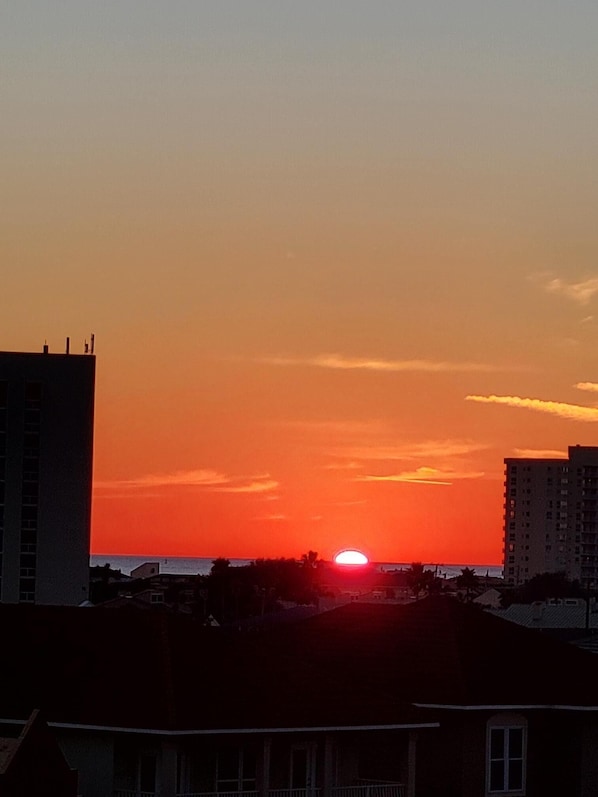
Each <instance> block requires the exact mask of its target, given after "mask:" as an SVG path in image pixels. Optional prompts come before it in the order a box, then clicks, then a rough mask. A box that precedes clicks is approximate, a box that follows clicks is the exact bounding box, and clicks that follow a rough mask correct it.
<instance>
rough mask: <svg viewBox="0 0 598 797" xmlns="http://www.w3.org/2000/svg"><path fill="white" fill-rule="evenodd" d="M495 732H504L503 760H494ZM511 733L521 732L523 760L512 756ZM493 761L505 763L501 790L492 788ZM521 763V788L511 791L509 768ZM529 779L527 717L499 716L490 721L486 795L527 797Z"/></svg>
mask: <svg viewBox="0 0 598 797" xmlns="http://www.w3.org/2000/svg"><path fill="white" fill-rule="evenodd" d="M493 730H501V731H503V732H504V740H503V745H504V747H503V755H502V756H501V758H494V759H493V758H492V746H491V736H492V731H493ZM511 731H521V758H519V757H515V756H512V755H510V750H509V741H510V734H511ZM493 761H503V765H504V773H503V787H502V788H501V789H491V788H490V778H491V764H492V762H493ZM515 761H521V788H518V789H509V787H508V783H509V768H510V766H511V762H515ZM526 778H527V721H526V719H525V717H522V716H520V715H515V714H502V715H500V714H497V715H495V716H493V717H491V718H490V719H489V720H488V723H487V726H486V794H487V795H488V797H493V795H502V794H504V795H509V797H525V794H526Z"/></svg>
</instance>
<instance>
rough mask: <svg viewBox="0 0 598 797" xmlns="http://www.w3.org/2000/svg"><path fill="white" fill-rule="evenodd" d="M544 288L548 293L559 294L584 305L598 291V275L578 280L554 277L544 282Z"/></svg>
mask: <svg viewBox="0 0 598 797" xmlns="http://www.w3.org/2000/svg"><path fill="white" fill-rule="evenodd" d="M545 288H546V290H547V291H548V293H556V294H560V295H561V296H565V297H566V298H567V299H571V300H572V301H574V302H577V303H578V304H581V305H586V304H588V303H589V302H590V301H591V300H592V299H593V298H594V296H595V295H596V294H597V293H598V277H589V278H588V279H584V280H579V281H578V282H566V281H565V280H563V279H560V278H559V277H555V278H554V279H551V280H549V281H548V282H547V283H546V285H545Z"/></svg>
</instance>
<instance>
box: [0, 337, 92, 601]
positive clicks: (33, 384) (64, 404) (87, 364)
mask: <svg viewBox="0 0 598 797" xmlns="http://www.w3.org/2000/svg"><path fill="white" fill-rule="evenodd" d="M94 381H95V357H94V356H93V354H91V353H88V354H71V353H70V351H69V346H68V343H67V351H66V352H65V353H64V354H50V353H49V352H48V348H47V346H44V350H43V352H40V353H21V352H0V601H2V602H3V603H46V604H79V603H81V602H82V601H85V600H86V599H87V598H88V588H89V538H90V517H91V478H92V452H93V410H94Z"/></svg>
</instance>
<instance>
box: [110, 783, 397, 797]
mask: <svg viewBox="0 0 598 797" xmlns="http://www.w3.org/2000/svg"><path fill="white" fill-rule="evenodd" d="M261 794H262V793H261V792H259V791H244V792H222V791H220V792H182V793H179V794H177V796H176V797H261ZM322 795H323V789H315V788H312V789H268V791H267V794H266V797H322ZM115 797H153V796H152V795H143V794H136V793H135V792H127V793H125V792H117V793H115ZM331 797H405V787H404V785H403V784H402V783H364V784H360V785H359V786H334V787H333V788H332V789H331Z"/></svg>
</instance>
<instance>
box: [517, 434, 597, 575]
mask: <svg viewBox="0 0 598 797" xmlns="http://www.w3.org/2000/svg"><path fill="white" fill-rule="evenodd" d="M557 572H563V573H565V574H566V576H567V578H569V579H571V580H575V579H577V580H579V581H581V582H582V584H583V585H584V586H585V587H590V588H594V587H596V586H598V447H597V446H570V447H569V456H568V458H567V459H564V458H561V459H558V458H555V459H519V458H517V459H516V458H508V459H505V521H504V576H505V582H506V583H507V584H510V585H512V586H517V585H519V584H523V583H524V582H526V581H529V579H530V578H533V577H534V576H535V575H538V574H539V573H557Z"/></svg>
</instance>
